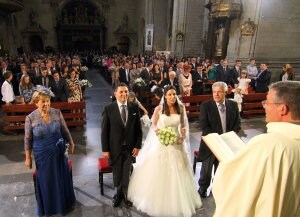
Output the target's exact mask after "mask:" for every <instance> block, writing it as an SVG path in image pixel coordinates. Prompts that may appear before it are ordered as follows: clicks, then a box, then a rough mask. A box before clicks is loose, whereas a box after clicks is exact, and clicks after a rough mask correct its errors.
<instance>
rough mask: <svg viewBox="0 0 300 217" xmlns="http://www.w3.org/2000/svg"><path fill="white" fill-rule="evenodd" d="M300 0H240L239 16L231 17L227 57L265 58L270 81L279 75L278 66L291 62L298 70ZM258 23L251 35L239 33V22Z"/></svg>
mask: <svg viewBox="0 0 300 217" xmlns="http://www.w3.org/2000/svg"><path fill="white" fill-rule="evenodd" d="M299 10H300V1H286V0H273V1H266V0H251V1H243V13H242V16H241V18H240V19H239V20H238V19H237V20H234V21H232V23H231V27H230V39H229V44H228V52H227V59H228V60H229V62H231V63H234V61H235V59H241V60H243V61H244V62H247V63H248V61H249V59H250V58H255V59H257V62H258V63H260V62H263V61H264V62H268V63H269V64H270V70H271V71H272V81H276V80H278V79H279V74H280V72H281V67H282V65H283V64H285V63H291V64H292V65H293V66H294V68H295V69H296V71H300V44H299V43H298V41H299V38H300V15H299ZM248 18H250V20H252V21H254V22H255V24H257V29H256V32H255V34H254V35H253V36H241V34H240V26H241V24H243V23H244V22H245V21H247V20H248Z"/></svg>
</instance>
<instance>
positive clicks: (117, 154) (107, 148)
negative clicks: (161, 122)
mask: <svg viewBox="0 0 300 217" xmlns="http://www.w3.org/2000/svg"><path fill="white" fill-rule="evenodd" d="M101 144H102V151H103V152H109V153H110V164H111V165H112V167H113V180H114V185H115V187H117V194H122V193H123V194H124V195H126V194H127V188H128V183H129V175H130V170H131V165H132V160H133V157H132V150H133V149H134V148H138V149H140V148H141V144H142V127H141V122H140V113H139V107H138V105H137V104H135V103H131V102H127V121H126V124H124V123H123V120H122V118H121V113H120V109H119V106H118V103H117V101H115V102H113V103H111V104H110V105H108V106H106V107H105V108H104V111H103V114H102V126H101Z"/></svg>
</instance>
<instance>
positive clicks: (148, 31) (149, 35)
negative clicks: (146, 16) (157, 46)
mask: <svg viewBox="0 0 300 217" xmlns="http://www.w3.org/2000/svg"><path fill="white" fill-rule="evenodd" d="M153 27H154V25H153V24H147V25H146V28H145V50H146V51H152V47H153Z"/></svg>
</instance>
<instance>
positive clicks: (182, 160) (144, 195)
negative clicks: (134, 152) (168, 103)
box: [128, 114, 201, 217]
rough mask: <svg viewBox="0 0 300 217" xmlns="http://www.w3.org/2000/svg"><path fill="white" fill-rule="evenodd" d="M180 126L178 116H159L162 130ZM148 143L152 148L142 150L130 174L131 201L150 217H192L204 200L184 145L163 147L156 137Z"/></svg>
mask: <svg viewBox="0 0 300 217" xmlns="http://www.w3.org/2000/svg"><path fill="white" fill-rule="evenodd" d="M179 125H180V115H178V114H171V115H170V116H167V115H165V114H160V116H159V119H158V121H157V126H158V128H160V129H161V128H164V127H168V126H171V127H175V128H176V129H179ZM178 132H179V131H178ZM147 142H149V144H150V145H149V144H148V145H145V146H147V147H145V149H146V150H145V149H144V148H142V149H141V152H140V155H139V156H138V158H137V163H136V165H135V168H134V170H133V173H132V175H131V178H130V183H129V189H128V198H129V199H130V200H131V201H132V202H133V204H134V206H135V207H136V208H137V209H138V210H141V211H143V212H145V213H147V214H148V215H151V216H159V217H162V216H167V217H173V216H180V217H181V216H184V217H189V216H192V215H193V214H194V213H195V212H196V209H197V208H200V207H201V201H200V197H199V194H198V192H197V190H196V185H195V182H194V179H193V172H192V168H191V165H190V162H189V159H188V157H187V154H186V152H185V150H184V146H183V145H169V146H164V145H162V144H161V143H160V142H159V140H158V137H157V136H156V135H155V134H153V136H151V139H150V140H148V141H147ZM143 149H144V150H143Z"/></svg>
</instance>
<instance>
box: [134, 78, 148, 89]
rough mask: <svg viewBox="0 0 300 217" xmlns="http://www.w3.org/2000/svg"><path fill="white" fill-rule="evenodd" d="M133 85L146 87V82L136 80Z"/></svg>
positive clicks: (140, 79)
mask: <svg viewBox="0 0 300 217" xmlns="http://www.w3.org/2000/svg"><path fill="white" fill-rule="evenodd" d="M133 84H134V85H136V86H138V87H146V82H145V81H144V80H143V79H142V78H137V79H135V80H134V83H133Z"/></svg>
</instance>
